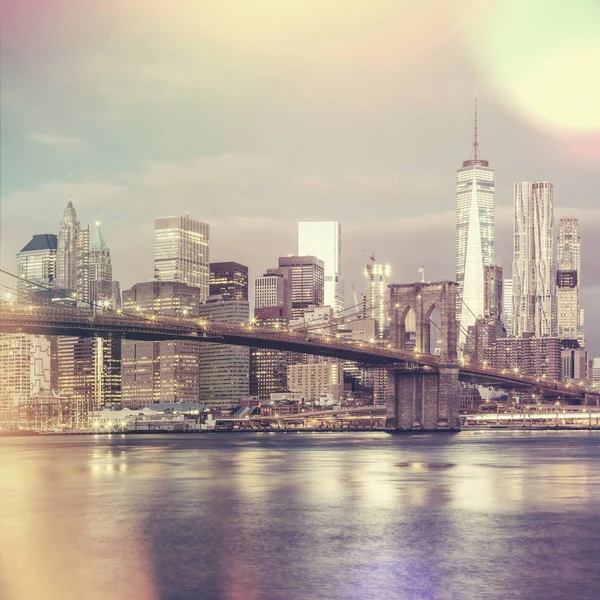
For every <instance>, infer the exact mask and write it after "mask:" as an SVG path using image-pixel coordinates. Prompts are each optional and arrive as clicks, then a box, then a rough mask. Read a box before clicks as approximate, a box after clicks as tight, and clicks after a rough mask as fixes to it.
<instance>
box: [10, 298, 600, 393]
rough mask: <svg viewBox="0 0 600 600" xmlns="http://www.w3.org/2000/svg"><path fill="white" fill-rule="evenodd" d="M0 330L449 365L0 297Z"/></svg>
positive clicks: (508, 378) (484, 381)
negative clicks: (26, 302)
mask: <svg viewBox="0 0 600 600" xmlns="http://www.w3.org/2000/svg"><path fill="white" fill-rule="evenodd" d="M0 333H27V334H31V335H58V336H76V337H105V338H110V337H119V338H122V339H126V340H151V341H160V340H198V341H201V342H213V343H217V344H231V345H236V346H250V347H254V348H265V349H271V350H287V351H291V352H299V353H303V354H313V355H318V356H329V357H332V358H338V359H341V360H349V361H353V362H357V363H362V364H365V365H370V366H381V367H390V368H392V369H393V370H395V371H402V370H406V371H411V372H415V371H436V370H438V369H440V368H444V367H446V366H456V365H445V364H444V363H442V362H441V361H440V359H439V357H437V356H434V355H431V354H419V353H417V352H414V351H410V350H401V349H398V348H394V347H392V345H391V344H388V345H387V346H380V345H378V344H376V343H368V342H362V341H356V340H349V339H345V338H341V337H339V335H338V334H331V335H322V334H316V333H313V332H306V331H298V330H289V329H286V328H282V329H271V328H264V327H257V326H256V325H253V324H252V323H250V322H249V323H242V324H231V323H223V322H217V321H207V320H205V319H201V318H189V317H181V318H180V317H165V316H160V317H159V316H156V315H139V316H138V315H130V314H122V313H119V311H112V310H105V311H98V312H96V314H93V313H92V312H91V311H90V310H86V309H81V308H74V307H64V306H51V307H49V306H46V305H41V304H38V305H24V304H18V303H14V302H6V301H0ZM457 366H458V368H459V378H460V380H462V381H465V382H468V383H473V384H479V385H487V386H492V387H498V388H502V389H510V388H525V389H528V390H530V391H531V392H533V393H537V394H538V395H540V396H542V397H545V398H553V397H563V398H582V397H583V395H584V393H585V394H591V392H589V391H587V390H584V389H583V388H581V387H577V386H573V385H571V384H564V383H562V382H558V381H549V380H547V379H544V378H531V377H524V376H522V375H520V374H519V373H518V372H512V371H507V370H497V369H492V368H490V367H487V366H484V365H475V364H472V363H468V362H463V361H461V362H459V364H458V365H457ZM595 396H596V397H598V394H595Z"/></svg>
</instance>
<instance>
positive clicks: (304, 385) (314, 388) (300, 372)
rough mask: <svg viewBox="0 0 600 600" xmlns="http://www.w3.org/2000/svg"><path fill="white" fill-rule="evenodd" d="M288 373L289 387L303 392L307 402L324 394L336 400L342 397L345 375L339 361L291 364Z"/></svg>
mask: <svg viewBox="0 0 600 600" xmlns="http://www.w3.org/2000/svg"><path fill="white" fill-rule="evenodd" d="M287 373H288V376H287V377H288V389H289V390H290V391H291V392H296V393H300V394H302V397H303V398H304V400H305V401H306V402H316V401H317V400H319V397H320V396H322V395H324V394H331V395H332V396H333V398H334V400H336V401H339V400H341V398H342V395H343V390H344V375H343V370H342V368H341V366H340V365H339V363H338V361H333V362H309V363H299V364H294V365H289V366H288V369H287Z"/></svg>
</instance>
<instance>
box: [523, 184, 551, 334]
mask: <svg viewBox="0 0 600 600" xmlns="http://www.w3.org/2000/svg"><path fill="white" fill-rule="evenodd" d="M555 278H556V267H555V264H554V184H553V183H551V182H549V181H537V182H533V183H532V182H529V181H522V182H518V183H515V185H514V253H513V276H512V280H513V307H512V310H513V318H512V334H513V335H514V336H521V335H523V334H524V333H532V334H533V335H534V336H535V337H548V336H554V335H556V316H555V311H556V306H555V298H556V294H555V291H556V280H555Z"/></svg>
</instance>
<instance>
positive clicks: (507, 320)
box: [502, 279, 513, 337]
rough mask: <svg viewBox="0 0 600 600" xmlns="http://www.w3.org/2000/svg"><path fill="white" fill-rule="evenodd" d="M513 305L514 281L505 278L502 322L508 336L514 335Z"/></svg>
mask: <svg viewBox="0 0 600 600" xmlns="http://www.w3.org/2000/svg"><path fill="white" fill-rule="evenodd" d="M512 306H513V282H512V279H505V280H504V288H503V290H502V323H503V324H504V329H505V330H506V335H507V336H509V337H510V336H512V335H513V333H512Z"/></svg>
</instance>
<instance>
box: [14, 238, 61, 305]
mask: <svg viewBox="0 0 600 600" xmlns="http://www.w3.org/2000/svg"><path fill="white" fill-rule="evenodd" d="M57 246H58V238H57V236H55V235H53V234H51V233H43V234H39V235H34V236H33V238H32V239H31V241H30V242H29V243H28V244H27V245H26V246H25V247H24V248H23V249H22V250H21V251H20V252H19V253H18V254H17V275H18V276H19V280H18V281H17V290H18V294H19V298H21V299H26V298H27V297H28V296H29V295H30V294H31V293H32V292H33V293H35V292H36V291H38V290H40V289H41V288H39V287H37V286H36V285H35V284H36V283H37V284H39V285H42V286H44V287H48V288H51V287H52V286H53V285H54V283H55V278H56V249H57ZM29 282H32V283H29Z"/></svg>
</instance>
